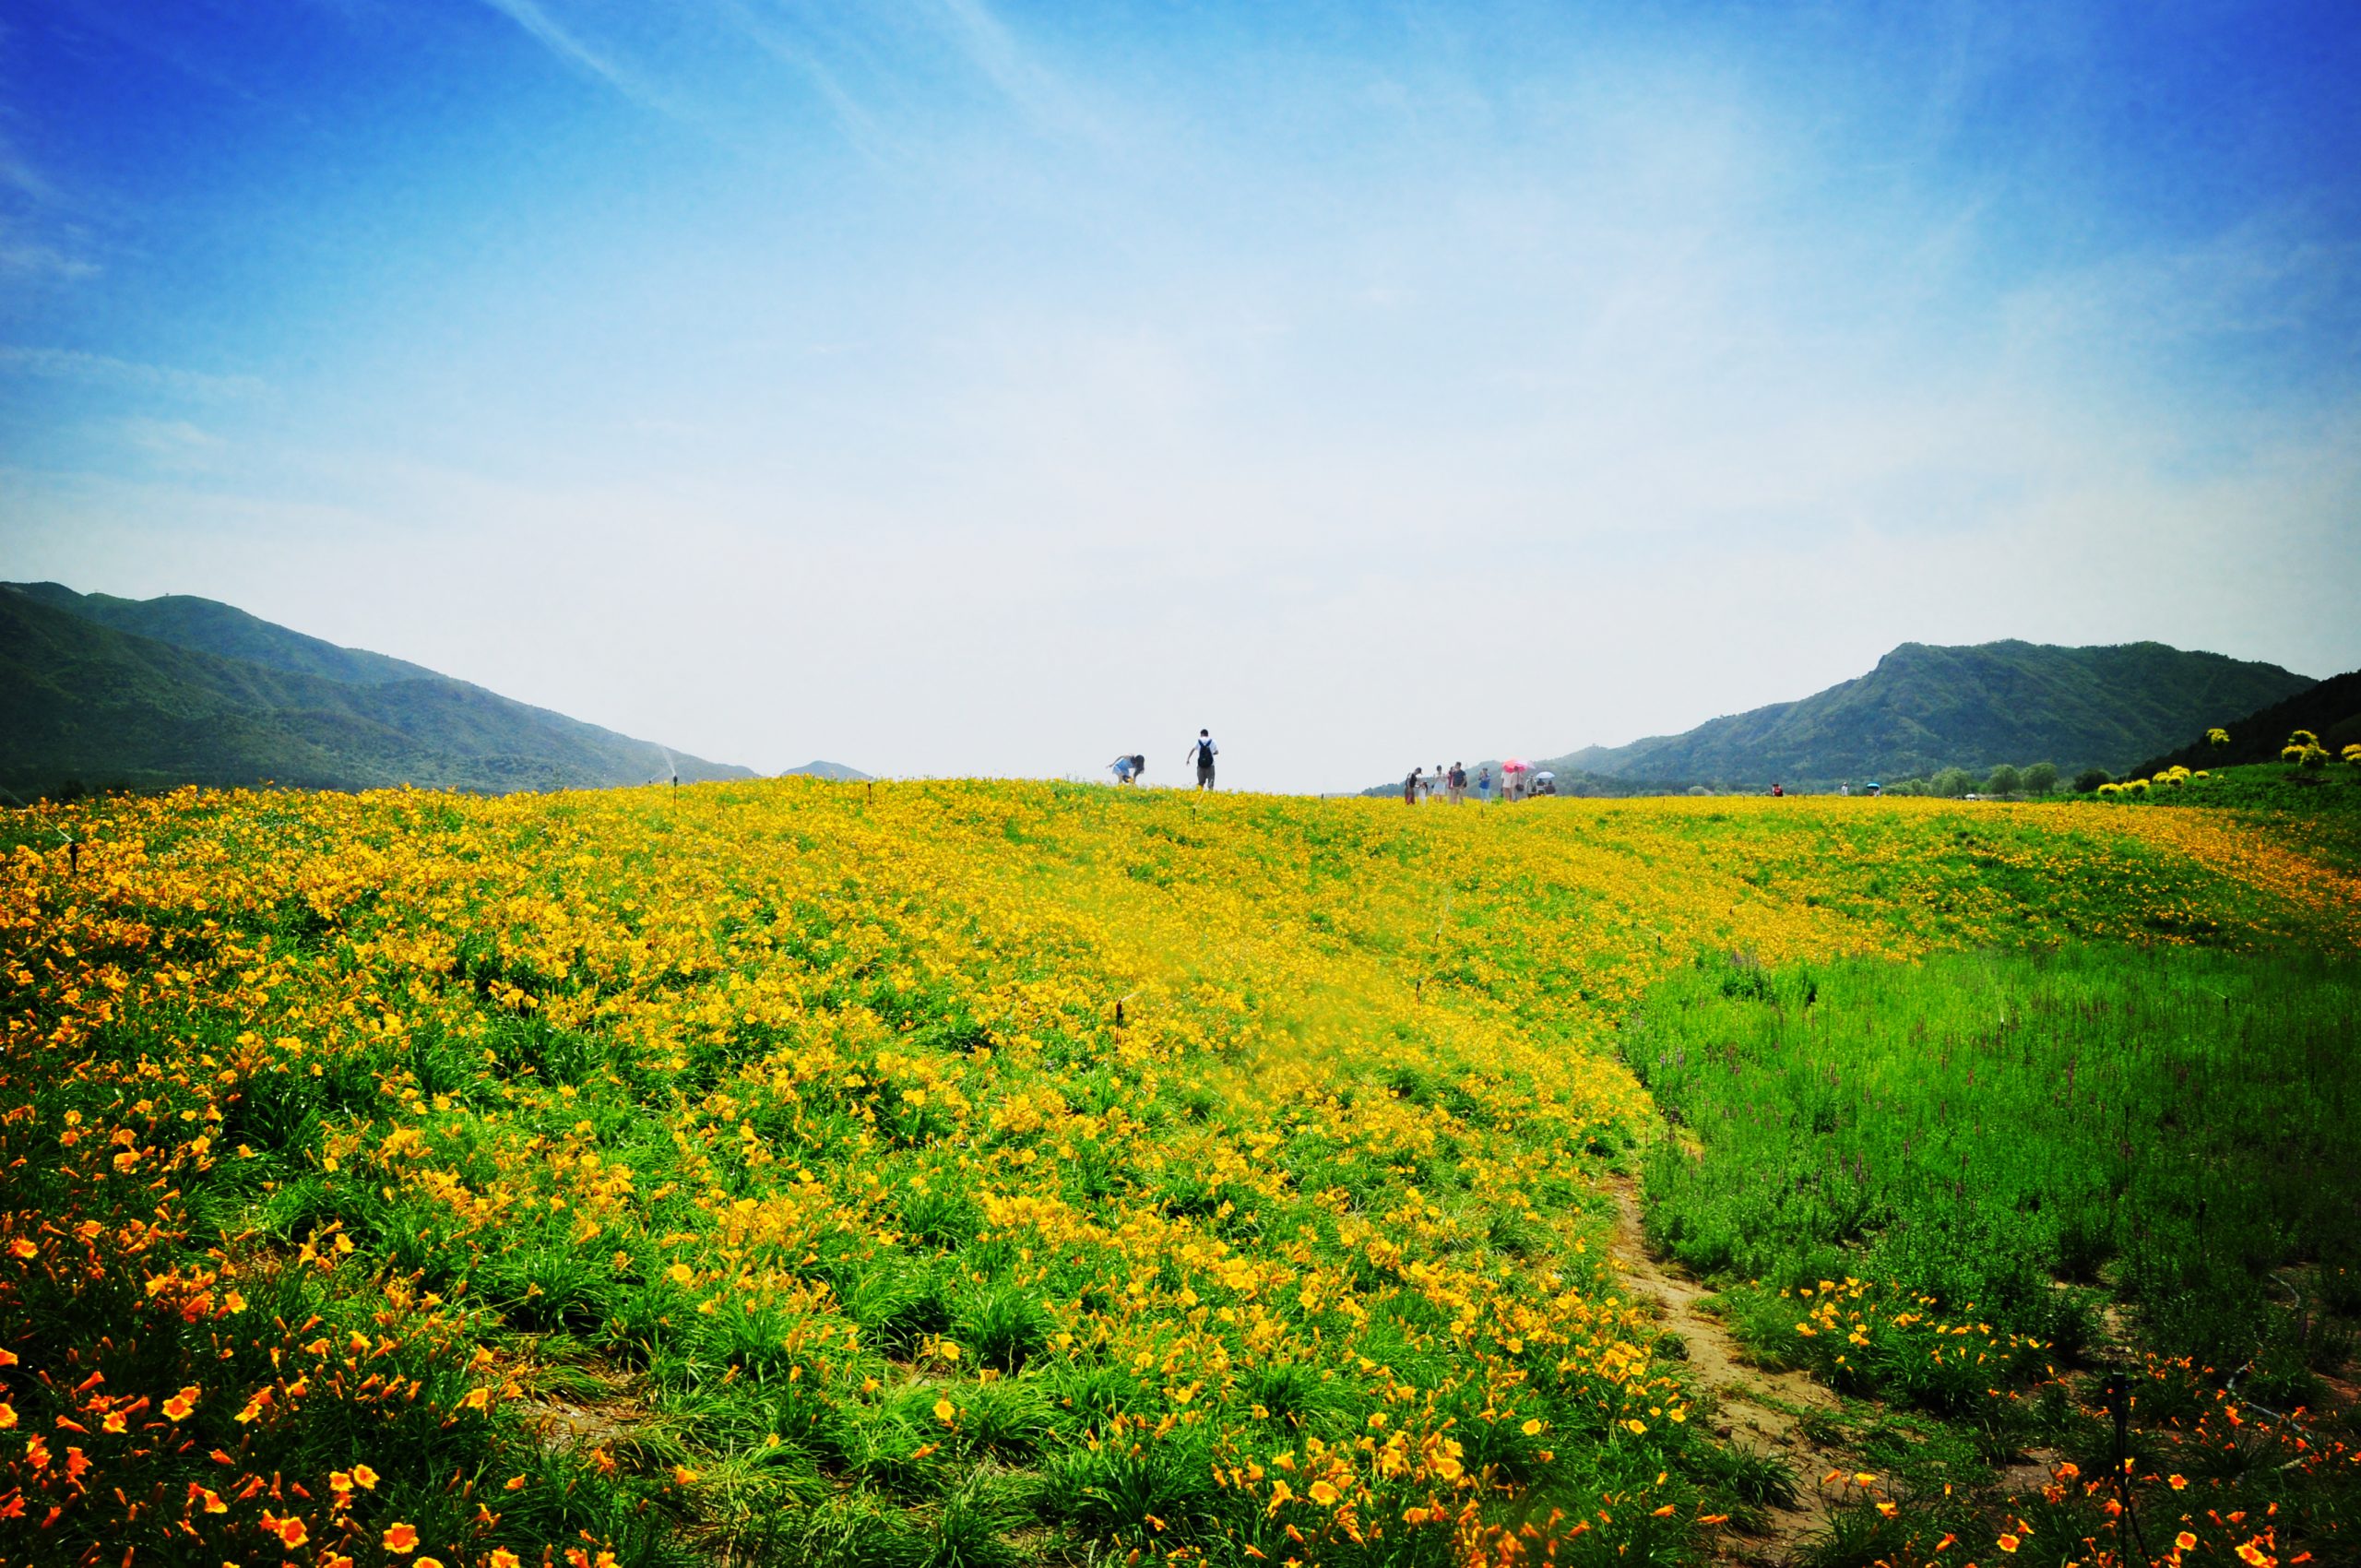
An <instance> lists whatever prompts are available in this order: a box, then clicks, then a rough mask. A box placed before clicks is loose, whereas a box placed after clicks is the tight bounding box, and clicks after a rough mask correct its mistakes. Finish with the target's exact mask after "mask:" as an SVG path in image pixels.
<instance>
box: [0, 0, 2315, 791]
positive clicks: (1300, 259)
mask: <svg viewBox="0 0 2361 1568" xmlns="http://www.w3.org/2000/svg"><path fill="white" fill-rule="evenodd" d="M0 29H4V30H0V576H6V577H12V578H26V577H50V578H55V579H57V580H61V581H65V582H67V583H69V584H71V585H73V586H75V587H77V588H86V589H101V590H105V591H110V592H115V593H122V594H130V595H141V596H144V595H147V594H152V593H160V592H168V591H172V592H193V593H203V594H208V595H210V596H212V597H216V598H219V599H224V600H230V601H231V602H234V603H237V604H240V605H243V606H244V607H246V608H248V609H250V610H253V611H255V612H257V613H260V614H263V615H266V616H268V617H270V618H272V619H275V620H279V621H282V622H284V623H286V624H291V625H293V626H296V627H299V628H301V629H303V630H305V631H309V632H313V633H315V634H317V635H320V636H328V637H331V638H333V639H335V640H337V641H339V642H345V643H350V644H354V645H359V646H364V647H374V648H377V649H380V650H382V651H385V652H388V653H393V654H397V655H399V656H401V657H404V658H408V659H416V660H418V661H420V662H421V663H425V664H429V665H432V666H433V667H435V668H438V669H442V670H445V671H450V672H452V673H455V674H458V675H461V676H464V677H466V678H468V679H471V680H475V681H479V682H481V683H484V684H487V685H490V686H492V687H493V688H494V689H496V690H500V691H503V692H505V693H508V694H510V695H516V696H519V697H522V698H526V699H528V700H530V701H534V702H539V703H543V704H546V705H548V706H552V707H559V708H562V709H564V710H565V711H567V712H570V713H574V714H575V715H578V716H580V717H583V718H586V719H592V720H594V721H596V722H599V723H604V724H609V725H611V726H613V727H615V728H618V729H622V730H624V731H630V732H632V733H636V734H641V735H646V736H649V737H651V738H655V739H659V740H663V741H666V742H670V743H672V744H675V745H678V746H681V747H683V748H686V749H689V750H692V751H695V752H699V753H702V754H706V755H710V756H717V757H724V758H728V759H730V760H734V761H742V762H745V763H748V764H750V765H753V766H763V767H777V766H786V765H789V764H792V763H796V762H800V761H802V760H804V759H805V758H807V757H811V756H813V755H825V756H829V757H833V758H837V759H840V760H843V761H847V762H851V763H853V764H855V765H857V766H865V767H869V768H872V769H874V770H881V771H892V772H899V773H955V772H991V773H1024V774H1063V773H1069V772H1078V773H1086V772H1091V771H1093V770H1095V769H1097V767H1098V766H1100V765H1101V764H1103V763H1104V762H1105V760H1106V759H1107V758H1108V757H1109V756H1111V755H1113V754H1115V753H1116V752H1117V751H1119V750H1121V751H1131V750H1140V751H1145V752H1146V753H1148V754H1149V755H1150V758H1151V763H1152V765H1157V766H1154V767H1153V770H1152V773H1151V777H1152V778H1153V777H1156V776H1157V773H1161V774H1162V775H1163V777H1165V778H1168V779H1169V778H1176V777H1177V776H1178V773H1179V769H1178V766H1177V764H1178V761H1179V758H1180V754H1181V748H1182V744H1183V740H1184V738H1185V737H1186V736H1187V735H1189V734H1192V733H1193V732H1194V731H1195V730H1196V728H1197V727H1198V726H1199V725H1200V724H1210V725H1212V726H1214V727H1215V728H1216V734H1217V735H1220V736H1222V737H1223V739H1224V744H1225V750H1226V754H1227V755H1228V758H1229V760H1230V761H1231V763H1232V766H1231V769H1230V773H1229V778H1232V779H1234V780H1235V781H1236V782H1239V783H1240V784H1250V785H1258V786H1263V787H1270V788H1286V789H1320V788H1323V787H1324V788H1329V789H1342V788H1347V787H1357V786H1358V785H1361V784H1364V783H1369V782H1372V781H1375V780H1377V779H1382V778H1387V777H1395V776H1398V775H1399V774H1400V773H1401V772H1403V771H1405V770H1406V768H1407V766H1409V765H1410V764H1411V763H1412V762H1425V763H1432V762H1433V761H1435V760H1436V759H1437V758H1438V757H1442V758H1443V759H1445V760H1448V759H1449V758H1450V757H1451V756H1453V755H1465V756H1468V757H1471V758H1472V757H1474V756H1477V755H1488V754H1501V753H1504V752H1509V751H1523V752H1540V753H1549V752H1554V751H1560V750H1571V749H1572V748H1573V747H1575V746H1578V745H1582V744H1584V743H1587V742H1621V741H1626V740H1630V739H1631V738H1633V737H1635V736H1637V735H1640V734H1643V733H1648V732H1652V731H1667V730H1677V729H1681V728H1686V727H1687V726H1689V725H1691V724H1693V723H1695V722H1697V721H1699V720H1701V719H1706V718H1709V717H1711V716H1713V715H1714V714H1716V713H1722V712H1728V711H1733V710H1736V709H1738V708H1742V707H1750V706H1753V705H1756V704H1759V703H1762V702H1768V701H1774V700H1780V699H1783V698H1788V697H1794V696H1798V695H1803V694H1805V693H1807V692H1809V691H1811V690H1815V689H1817V688H1819V687H1821V686H1823V685H1826V684H1829V683H1833V682H1834V681H1837V680H1840V679H1843V678H1845V677H1847V676H1850V675H1853V674H1857V673H1859V672H1860V671H1863V670H1866V669H1867V668H1869V665H1870V664H1871V663H1873V662H1874V661H1875V659H1876V658H1877V656H1878V655H1879V654H1880V653H1881V652H1883V651H1884V650H1885V649H1886V648H1888V647H1892V645H1893V644H1895V643H1897V642H1901V641H1904V640H1910V639H1916V640H1922V641H1935V642H1962V641H1976V640H1985V639H1988V638H1993V637H1999V636H2023V637H2028V638H2033V639H2035V640H2041V641H2052V642H2067V643H2083V642H2113V641H2124V640H2131V639H2136V638H2155V639H2158V640H2162V641H2166V642H2172V643H2175V644H2178V645H2180V646H2184V647H2212V648H2217V649H2219V650H2221V651H2225V652H2228V653H2233V654H2236V655H2239V656H2242V657H2248V658H2260V659H2272V660H2273V661H2276V662H2279V663H2283V664H2286V665H2288V666H2290V667H2291V668H2296V669H2298V670H2302V671H2307V672H2309V673H2315V674H2327V673H2331V672H2333V671H2337V670H2343V669H2349V668H2352V667H2354V666H2355V665H2356V664H2361V623H2357V622H2356V620H2355V616H2354V614H2353V610H2352V606H2353V605H2354V603H2355V601H2356V599H2361V593H2356V590H2361V548H2356V545H2361V538H2356V535H2361V290H2356V286H2355V285H2356V267H2357V266H2361V260H2357V256H2361V253H2356V244H2357V243H2361V181H2356V180H2355V179H2354V178H2353V176H2352V174H2351V171H2352V170H2353V169H2355V168H2361V101H2356V95H2355V94H2354V93H2353V92H2352V90H2351V88H2350V84H2351V83H2352V82H2353V81H2354V80H2356V79H2361V11H2356V10H2355V8H2354V7H2353V6H2350V5H2344V4H2322V5H2308V6H2305V5H2285V6H2268V5H2187V4H2162V5H2157V4H2146V5H2124V6H2067V5H2059V6H1942V5H1932V6H1903V7H1896V6H1853V5H1842V4H1825V5H1802V6H1771V5H1762V6H1746V5H1729V6H1679V5H1656V6H1589V7H1584V6H1539V5H1534V6H1382V7H1380V6H1344V5H1338V6H1286V5H1271V4H1261V5H1241V6H1229V7H1223V6H1123V5H1120V4H1117V5H1094V6H1062V7H1052V6H1015V5H1006V4H1003V5H999V6H988V5H985V4H980V3H978V0H907V3H898V4H889V5H882V6H873V7H857V6H834V5H807V6H796V5H781V4H777V3H774V0H682V3H681V4H678V5H665V6H638V5H627V4H621V3H601V4H581V3H575V0H465V3H460V0H453V3H449V4H442V5H435V4H415V5H412V4H401V5H397V4H392V3H382V4H381V3H378V0H314V3H308V4H302V3H299V4H287V5H280V6H269V7H259V6H239V5H219V6H213V5H197V4H185V3H184V4H174V5H153V6H143V5H121V4H118V5H96V4H91V5H83V4H74V3H62V0H31V3H30V5H29V6H21V7H18V8H16V9H15V10H14V11H13V12H12V13H11V16H10V18H8V19H7V20H6V22H5V23H0ZM1163 754H1169V756H1166V755H1163ZM2027 760H2032V759H2027Z"/></svg>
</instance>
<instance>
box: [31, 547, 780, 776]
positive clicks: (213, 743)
mask: <svg viewBox="0 0 2361 1568" xmlns="http://www.w3.org/2000/svg"><path fill="white" fill-rule="evenodd" d="M94 600H95V605H94V604H93V601H94ZM83 610H90V611H92V612H91V613H89V614H85V613H81V611H83ZM111 621H113V622H120V623H123V624H136V625H145V626H148V627H150V628H152V629H153V632H154V634H155V635H143V634H140V633H136V632H133V631H128V630H120V629H117V626H116V625H114V624H109V622H111ZM166 634H170V635H171V636H177V637H187V638H190V639H192V640H195V641H206V640H210V641H213V642H216V643H217V644H219V645H221V646H235V647H245V648H247V649H248V650H249V651H251V652H253V653H255V654H258V655H260V656H261V657H260V658H243V657H225V656H223V655H222V654H219V653H217V652H212V651H208V650H206V649H204V648H202V647H195V646H188V645H187V644H176V643H175V642H174V641H172V640H169V639H168V636H167V635H166ZM305 666H308V667H309V668H304V667H305ZM337 669H340V670H343V671H346V672H347V673H348V674H350V676H351V677H353V678H352V679H338V678H335V677H332V676H330V675H328V674H326V673H324V672H323V671H327V670H337ZM407 671H418V672H417V673H416V674H409V673H407ZM675 766H678V768H679V772H680V776H681V777H682V778H684V779H697V778H745V777H748V776H749V775H748V774H747V771H746V770H745V769H743V768H737V767H730V766H726V765H722V764H716V763H709V762H706V761H704V760H703V759H701V758H697V757H690V756H682V755H679V754H675V753H670V752H668V751H666V750H665V748H663V747H661V746H658V745H656V744H653V743H652V742H647V741H637V740H634V739H632V738H631V737H629V736H625V735H618V734H615V733H614V732H613V731H608V730H601V729H599V727H598V726H596V725H592V724H585V723H582V722H581V721H579V720H577V719H568V718H566V717H565V716H564V715H563V714H558V713H552V712H549V711H548V710H546V709H543V708H537V707H528V706H527V705H525V704H523V703H519V702H514V701H512V700H510V699H509V698H506V697H504V696H500V695H497V694H495V693H492V692H488V691H485V690H483V689H482V688H481V687H480V686H472V685H469V684H468V683H466V682H464V681H454V680H451V679H449V678H448V677H446V676H442V675H436V674H434V673H433V672H432V671H421V670H419V668H418V667H417V666H415V665H409V664H404V663H403V662H402V661H401V660H399V659H386V658H384V657H383V656H382V655H377V654H370V653H362V652H360V651H358V650H354V649H348V648H338V647H335V646H334V645H332V644H328V643H323V642H320V641H319V640H318V639H316V638H311V637H305V636H302V635H301V634H299V633H294V632H289V631H287V630H286V629H285V628H283V627H279V626H274V625H272V624H270V623H268V622H266V621H259V620H255V618H254V617H252V616H248V615H246V614H244V612H241V611H236V610H233V609H231V607H230V606H228V605H219V604H214V603H213V602H212V601H210V600H151V601H148V603H147V604H145V605H142V604H139V603H136V602H135V601H131V600H106V599H104V598H101V597H100V596H90V597H89V598H88V599H86V598H85V597H84V596H82V595H78V594H74V593H72V592H71V590H68V589H64V588H57V587H56V586H55V585H53V584H49V585H34V587H33V588H30V589H29V588H25V587H21V586H18V585H14V584H10V585H0V785H5V786H6V788H8V789H10V790H14V791H16V792H17V793H18V794H32V793H36V792H40V791H45V790H55V789H57V788H60V787H61V786H64V785H66V784H67V783H69V782H70V781H75V780H79V781H81V782H83V783H85V784H88V785H90V786H93V787H107V786H117V785H121V786H126V787H130V788H135V789H157V788H165V787H170V786H172V785H178V784H211V785H238V784H259V783H264V782H277V783H280V784H285V785H292V786H301V787H305V788H314V789H342V790H350V789H370V788H378V787H384V786H389V785H397V784H405V783H407V784H416V785H419V786H421V787H431V788H442V789H457V790H492V791H504V790H528V789H547V788H550V787H551V786H552V785H564V786H567V787H571V788H584V787H599V786H610V785H619V784H642V783H646V782H647V781H648V780H649V779H652V778H669V777H670V775H671V773H672V771H673V769H674V767H675Z"/></svg>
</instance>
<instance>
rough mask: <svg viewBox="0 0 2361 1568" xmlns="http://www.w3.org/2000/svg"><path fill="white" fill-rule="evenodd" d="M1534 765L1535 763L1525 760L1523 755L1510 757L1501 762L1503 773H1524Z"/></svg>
mask: <svg viewBox="0 0 2361 1568" xmlns="http://www.w3.org/2000/svg"><path fill="white" fill-rule="evenodd" d="M1531 766H1533V765H1532V764H1531V763H1529V762H1527V761H1525V759H1524V758H1523V757H1516V756H1513V757H1511V758H1509V760H1508V761H1506V762H1504V763H1502V764H1501V772H1502V773H1523V772H1525V770H1526V769H1528V768H1530V767H1531Z"/></svg>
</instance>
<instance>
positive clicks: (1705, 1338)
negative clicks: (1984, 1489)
mask: <svg viewBox="0 0 2361 1568" xmlns="http://www.w3.org/2000/svg"><path fill="white" fill-rule="evenodd" d="M1608 1191H1609V1193H1611V1194H1612V1195H1613V1196H1614V1199H1615V1211H1616V1218H1615V1241H1614V1251H1613V1253H1612V1254H1611V1255H1612V1258H1613V1261H1614V1264H1615V1266H1616V1267H1617V1268H1618V1269H1619V1270H1621V1271H1622V1273H1623V1275H1624V1277H1625V1278H1627V1279H1628V1280H1630V1282H1631V1287H1632V1293H1633V1295H1634V1296H1651V1297H1654V1298H1655V1300H1656V1301H1659V1302H1661V1303H1662V1304H1663V1306H1664V1322H1665V1326H1666V1327H1667V1328H1669V1329H1671V1330H1672V1331H1673V1332H1674V1333H1676V1334H1678V1335H1679V1336H1680V1337H1681V1340H1682V1342H1683V1343H1684V1344H1686V1345H1687V1346H1688V1347H1689V1366H1690V1370H1691V1372H1693V1373H1694V1374H1695V1376H1696V1382H1697V1387H1698V1389H1699V1391H1700V1392H1702V1393H1705V1394H1710V1395H1711V1396H1713V1399H1714V1417H1713V1420H1714V1435H1715V1436H1717V1437H1720V1438H1723V1439H1724V1440H1726V1441H1727V1442H1730V1443H1737V1444H1738V1446H1739V1447H1741V1448H1745V1449H1748V1450H1750V1451H1751V1452H1753V1453H1756V1454H1762V1455H1770V1456H1773V1457H1775V1458H1779V1459H1784V1460H1785V1461H1786V1463H1787V1464H1788V1466H1789V1467H1792V1468H1793V1469H1794V1471H1795V1474H1796V1503H1795V1506H1793V1507H1791V1508H1771V1509H1766V1510H1765V1511H1764V1513H1765V1515H1766V1524H1767V1528H1765V1529H1764V1530H1762V1532H1761V1533H1759V1534H1750V1535H1732V1536H1727V1537H1725V1538H1724V1540H1723V1548H1722V1550H1721V1552H1720V1556H1721V1557H1722V1558H1723V1559H1724V1560H1725V1561H1728V1562H1761V1563H1776V1562H1782V1561H1783V1560H1785V1558H1786V1556H1787V1554H1788V1552H1789V1550H1791V1549H1792V1548H1793V1547H1794V1546H1795V1544H1796V1543H1797V1541H1799V1540H1801V1539H1802V1538H1805V1537H1807V1536H1809V1535H1810V1534H1812V1533H1813V1532H1814V1531H1817V1530H1819V1529H1821V1528H1822V1527H1824V1526H1826V1525H1827V1523H1828V1515H1829V1513H1830V1510H1831V1508H1832V1506H1833V1504H1834V1503H1837V1502H1840V1501H1842V1498H1841V1497H1833V1496H1832V1495H1831V1494H1830V1491H1829V1490H1828V1489H1827V1488H1826V1487H1824V1486H1822V1485H1821V1484H1820V1483H1821V1477H1823V1476H1825V1475H1827V1474H1828V1473H1829V1472H1830V1471H1831V1470H1844V1471H1846V1472H1850V1471H1851V1470H1852V1468H1853V1463H1852V1461H1851V1459H1850V1458H1849V1457H1848V1456H1847V1455H1845V1454H1843V1453H1841V1452H1840V1451H1838V1450H1836V1449H1833V1448H1830V1447H1827V1446H1825V1445H1823V1444H1821V1443H1815V1442H1814V1441H1813V1440H1812V1439H1811V1437H1810V1436H1809V1434H1808V1433H1807V1432H1806V1431H1805V1420H1804V1418H1805V1416H1806V1415H1808V1414H1809V1412H1811V1411H1813V1410H1828V1411H1832V1412H1833V1411H1835V1410H1836V1409H1838V1408H1839V1405H1838V1401H1837V1398H1836V1396H1834V1395H1833V1394H1831V1393H1830V1392H1829V1391H1828V1390H1827V1389H1826V1388H1824V1387H1822V1386H1821V1384H1817V1383H1815V1382H1813V1381H1812V1379H1811V1377H1810V1375H1809V1373H1806V1372H1772V1371H1769V1370H1767V1369H1765V1368H1762V1367H1758V1366H1752V1365H1750V1364H1748V1362H1747V1361H1746V1360H1745V1358H1744V1353H1743V1352H1742V1351H1740V1350H1739V1348H1738V1343H1737V1341H1736V1340H1734V1339H1732V1338H1731V1337H1730V1332H1729V1330H1728V1328H1727V1327H1726V1326H1725V1325H1724V1324H1722V1322H1721V1320H1720V1319H1719V1318H1716V1317H1714V1316H1712V1315H1710V1314H1708V1313H1701V1312H1699V1311H1698V1310H1697V1303H1698V1302H1699V1301H1703V1300H1704V1298H1705V1297H1707V1296H1708V1295H1710V1294H1712V1292H1711V1291H1709V1290H1707V1289H1705V1288H1704V1287H1703V1286H1702V1285H1700V1284H1698V1283H1697V1282H1696V1281H1695V1280H1693V1279H1691V1278H1689V1277H1686V1276H1685V1275H1681V1274H1679V1273H1676V1272H1673V1271H1671V1270H1667V1268H1665V1267H1664V1266H1663V1265H1661V1264H1659V1263H1658V1262H1657V1261H1656V1260H1655V1258H1653V1257H1651V1256H1650V1255H1649V1253H1648V1248H1647V1242H1646V1240H1645V1236H1644V1234H1643V1231H1642V1230H1641V1228H1640V1194H1639V1188H1638V1184H1637V1183H1636V1182H1633V1181H1631V1178H1629V1177H1616V1178H1613V1179H1612V1180H1610V1182H1608Z"/></svg>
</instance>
